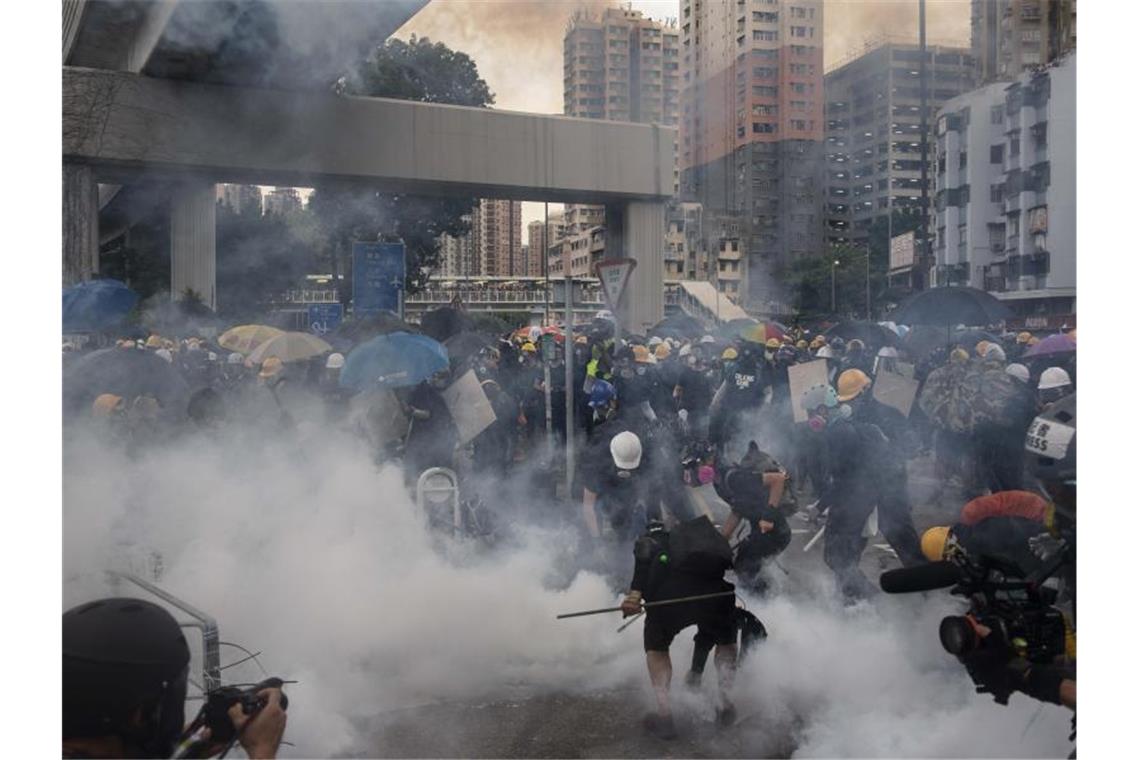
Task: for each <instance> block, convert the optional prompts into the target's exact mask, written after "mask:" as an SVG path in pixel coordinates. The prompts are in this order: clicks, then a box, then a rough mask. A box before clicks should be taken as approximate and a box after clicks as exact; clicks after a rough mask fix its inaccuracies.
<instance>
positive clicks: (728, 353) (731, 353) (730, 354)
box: [720, 346, 737, 360]
mask: <svg viewBox="0 0 1140 760" xmlns="http://www.w3.org/2000/svg"><path fill="white" fill-rule="evenodd" d="M736 357H737V353H736V349H735V348H733V347H732V346H729V347H728V348H726V349H724V353H722V354H721V355H720V358H721V359H725V360H731V359H735V358H736Z"/></svg>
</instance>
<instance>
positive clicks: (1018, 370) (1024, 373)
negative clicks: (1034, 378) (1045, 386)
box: [1005, 364, 1029, 383]
mask: <svg viewBox="0 0 1140 760" xmlns="http://www.w3.org/2000/svg"><path fill="white" fill-rule="evenodd" d="M1005 374H1007V375H1012V376H1013V377H1016V378H1017V379H1018V380H1020V381H1021V382H1023V383H1028V382H1029V368H1028V367H1026V366H1025V365H1024V364H1011V365H1009V366H1008V367H1006V368H1005Z"/></svg>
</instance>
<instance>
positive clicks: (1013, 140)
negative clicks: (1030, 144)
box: [1009, 135, 1021, 158]
mask: <svg viewBox="0 0 1140 760" xmlns="http://www.w3.org/2000/svg"><path fill="white" fill-rule="evenodd" d="M1020 155H1021V137H1019V136H1018V135H1014V136H1013V137H1010V138H1009V157H1010V158H1015V157H1017V156H1020Z"/></svg>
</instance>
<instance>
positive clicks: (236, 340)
mask: <svg viewBox="0 0 1140 760" xmlns="http://www.w3.org/2000/svg"><path fill="white" fill-rule="evenodd" d="M284 334H285V331H284V330H279V329H277V328H276V327H270V326H269V325H238V326H237V327H231V328H230V329H228V330H226V331H225V332H224V333H222V334H221V335H220V336H219V337H218V345H219V346H221V347H222V348H224V349H226V350H227V351H236V352H238V353H239V354H245V355H246V356H248V355H249V354H251V353H253V349H255V348H257V347H258V346H260V345H261V344H262V343H264V342H265V341H267V340H269V339H270V338H276V337H277V336H278V335H284Z"/></svg>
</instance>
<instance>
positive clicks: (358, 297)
mask: <svg viewBox="0 0 1140 760" xmlns="http://www.w3.org/2000/svg"><path fill="white" fill-rule="evenodd" d="M405 269H406V257H405V252H404V244H403V243H363V242H359V241H358V242H354V243H353V244H352V314H353V316H354V317H355V318H356V319H364V318H365V317H369V316H372V315H373V314H376V313H378V312H380V311H385V310H387V311H392V312H396V313H399V312H400V307H401V301H402V300H403V299H402V298H401V292H402V291H403V289H404V272H405ZM400 316H403V315H402V314H401V315H400Z"/></svg>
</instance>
